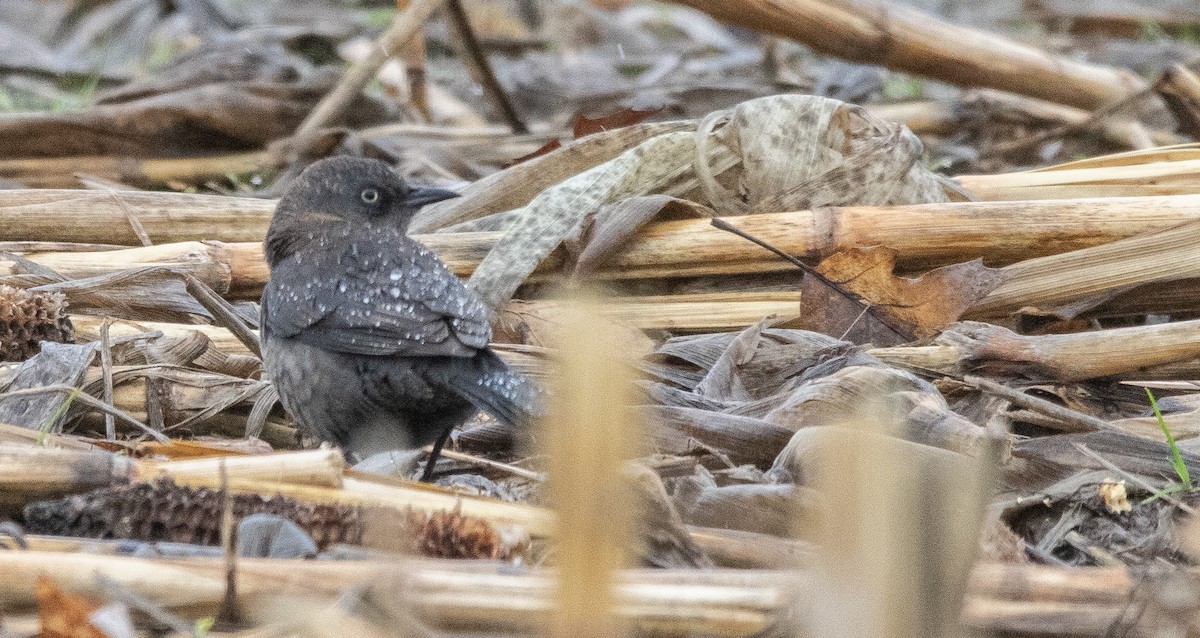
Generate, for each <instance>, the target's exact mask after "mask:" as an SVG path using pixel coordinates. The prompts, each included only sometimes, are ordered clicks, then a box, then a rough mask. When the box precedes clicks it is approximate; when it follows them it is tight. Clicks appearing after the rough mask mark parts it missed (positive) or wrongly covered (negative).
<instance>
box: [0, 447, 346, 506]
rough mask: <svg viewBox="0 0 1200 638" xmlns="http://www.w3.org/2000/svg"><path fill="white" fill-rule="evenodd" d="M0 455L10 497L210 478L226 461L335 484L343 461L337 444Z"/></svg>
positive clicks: (238, 475) (250, 471)
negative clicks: (139, 454) (150, 455)
mask: <svg viewBox="0 0 1200 638" xmlns="http://www.w3.org/2000/svg"><path fill="white" fill-rule="evenodd" d="M0 460H2V461H3V462H4V468H5V471H4V472H3V473H0V492H3V493H4V494H5V495H6V498H25V497H31V496H36V495H38V494H43V493H69V492H80V491H86V490H90V489H95V488H97V487H104V486H107V485H111V484H115V483H123V482H125V481H134V480H151V479H153V478H155V477H157V476H169V477H171V478H172V479H174V480H176V481H178V482H188V481H192V480H202V479H207V480H210V481H211V480H213V479H214V477H216V475H217V471H218V468H219V467H220V465H221V463H222V462H224V463H225V464H226V471H227V472H228V473H229V476H230V477H231V480H239V481H281V482H287V483H288V484H290V485H295V486H305V485H310V486H314V487H325V488H332V487H337V486H339V485H341V484H342V471H343V469H344V467H345V462H344V461H343V460H342V457H341V455H340V454H338V453H337V452H336V451H334V450H312V451H307V452H284V453H277V454H263V455H256V456H229V457H215V458H202V459H189V460H186V461H158V462H155V461H147V460H138V459H129V458H128V457H125V456H121V455H118V454H113V453H111V452H105V451H101V450H97V449H94V448H93V450H92V451H89V450H63V449H54V448H37V447H24V446H3V447H0ZM214 482H215V481H214ZM213 487H218V486H217V485H213ZM267 496H269V494H267Z"/></svg>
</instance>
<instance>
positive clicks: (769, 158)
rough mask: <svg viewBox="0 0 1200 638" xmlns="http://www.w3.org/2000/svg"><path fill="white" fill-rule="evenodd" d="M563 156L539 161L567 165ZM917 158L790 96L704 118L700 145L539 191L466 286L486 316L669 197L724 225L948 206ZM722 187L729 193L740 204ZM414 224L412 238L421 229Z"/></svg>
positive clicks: (898, 143)
mask: <svg viewBox="0 0 1200 638" xmlns="http://www.w3.org/2000/svg"><path fill="white" fill-rule="evenodd" d="M636 128H637V127H627V128H625V129H619V131H626V130H633V129H636ZM568 150H569V148H567V149H560V150H559V151H556V152H555V153H552V154H550V155H547V156H544V157H542V158H537V160H536V161H539V162H544V161H547V160H549V158H551V157H553V156H555V155H559V157H560V158H564V157H566V155H565V153H566V152H567V151H568ZM560 154H562V155H560ZM919 157H920V142H919V141H918V140H917V139H916V138H915V137H914V136H913V135H912V133H911V132H909V131H908V130H907V129H904V128H902V127H897V125H894V124H888V123H885V122H883V121H882V120H877V119H875V118H873V117H871V116H870V115H868V114H867V113H866V112H865V111H862V110H861V109H859V108H858V107H853V106H850V105H846V104H843V103H841V102H838V101H836V100H828V99H825V98H811V97H807V96H795V95H789V96H775V97H768V98H760V99H757V100H750V101H748V102H744V103H742V104H740V105H738V106H737V107H735V108H734V109H732V110H729V111H721V112H718V113H714V114H712V115H710V116H709V117H708V118H706V119H705V120H704V122H703V123H702V125H701V126H700V128H699V129H698V130H696V131H695V133H689V132H686V131H676V132H668V133H663V134H661V135H657V136H655V137H652V138H650V139H646V140H645V141H643V142H641V143H640V144H638V145H637V146H634V147H632V148H629V150H626V151H625V152H623V153H621V154H620V155H619V156H617V157H614V158H612V159H609V160H608V161H606V162H604V163H603V164H599V165H595V166H593V167H592V168H589V169H587V170H584V171H580V172H575V173H573V174H571V176H570V177H566V178H565V179H563V181H561V182H559V183H557V184H554V185H553V186H549V187H548V188H546V189H545V190H543V191H541V193H540V194H538V195H537V196H536V197H533V198H532V199H531V200H529V203H528V204H527V205H525V206H524V207H523V208H521V209H520V210H518V211H514V212H513V213H512V214H511V221H510V222H509V224H508V226H507V231H506V233H505V236H504V237H503V238H502V239H501V240H500V242H499V243H498V244H497V245H496V246H495V247H494V248H492V250H491V251H490V252H489V253H488V255H487V256H486V257H485V258H484V259H483V260H482V262H481V263H480V264H479V267H478V268H477V269H476V270H475V272H474V274H473V275H472V276H471V282H470V285H471V287H472V288H474V289H475V290H476V292H478V293H479V294H480V296H482V297H483V298H484V300H485V301H486V302H487V303H488V304H489V305H490V306H491V307H493V308H495V307H497V306H499V305H500V304H501V303H503V302H504V301H507V300H508V299H510V298H511V297H512V294H513V292H515V291H516V289H517V287H518V286H520V285H521V283H522V282H524V281H525V278H526V277H528V276H529V274H530V273H531V272H533V270H534V268H536V267H537V265H538V264H539V263H541V262H542V261H543V260H544V259H545V258H546V257H547V256H549V255H550V253H551V252H552V251H553V250H554V249H555V248H556V247H558V246H559V245H560V244H561V243H562V242H563V241H564V240H565V239H567V238H568V237H571V236H573V235H575V234H576V233H577V228H578V227H579V225H580V224H581V222H582V220H583V219H585V218H587V217H588V216H589V215H593V214H595V213H596V211H598V210H600V209H601V208H602V207H604V206H606V205H610V204H613V203H615V202H619V201H621V200H623V199H626V198H629V197H635V196H639V195H651V194H665V195H676V196H680V197H683V198H684V199H689V200H692V201H696V202H699V203H701V204H707V205H710V206H712V207H713V208H715V209H716V210H717V211H718V212H722V213H724V212H760V211H764V210H776V211H777V210H782V209H795V208H808V207H811V206H814V205H827V204H853V203H868V204H902V203H903V204H907V203H918V202H940V201H946V199H947V195H946V190H945V189H944V188H943V187H942V185H941V182H940V181H939V178H937V176H935V175H933V174H932V173H930V172H928V171H927V170H925V169H924V168H923V167H922V166H920V164H919V163H917V161H916V160H917V159H918V158H919ZM522 166H527V165H522ZM519 168H521V166H518V167H513V168H511V169H509V170H510V171H515V170H516V169H519ZM728 171H732V172H730V173H729V174H726V173H727V172H728ZM525 173H526V174H529V171H528V170H526V171H525ZM514 175H515V173H514ZM718 176H719V177H720V180H718ZM497 179H499V178H497ZM542 183H543V184H547V182H545V181H543V182H542ZM723 183H735V184H736V185H737V193H731V192H730V191H729V190H728V189H727V188H726V187H725V186H723V185H722V184H723ZM547 185H548V184H547ZM523 188H525V189H526V192H528V186H525V187H523ZM469 205H470V204H469V203H459V204H457V206H458V207H463V206H469ZM445 206H446V207H450V206H455V205H454V204H446V205H445ZM494 212H499V211H494ZM432 214H435V215H438V216H440V217H441V218H442V220H443V224H442V225H444V222H445V221H446V220H447V219H454V218H458V219H461V217H460V215H462V214H463V211H462V210H461V208H460V209H459V210H458V211H456V212H449V211H448V210H447V209H442V210H441V211H438V212H435V213H432ZM420 222H421V220H418V223H417V224H416V225H414V230H421V229H423V228H426V226H423V225H422V224H421V223H420ZM463 230H466V229H465V228H464V229H463ZM631 234H632V231H627V233H626V236H628V235H631Z"/></svg>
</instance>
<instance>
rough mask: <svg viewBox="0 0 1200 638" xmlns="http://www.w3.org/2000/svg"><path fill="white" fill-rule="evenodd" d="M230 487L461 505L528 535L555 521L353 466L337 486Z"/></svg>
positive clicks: (246, 483) (443, 507) (314, 499)
mask: <svg viewBox="0 0 1200 638" xmlns="http://www.w3.org/2000/svg"><path fill="white" fill-rule="evenodd" d="M283 480H287V479H286V478H285V479H283ZM177 481H178V482H181V483H185V484H187V485H196V486H204V487H211V488H214V489H217V488H219V487H220V485H219V484H218V482H217V481H216V479H215V478H214V476H213V475H212V474H211V473H209V474H207V475H200V474H197V475H195V476H186V477H178V478H177ZM229 489H230V490H232V491H233V492H234V493H239V494H259V495H262V496H265V497H270V496H272V495H274V494H280V495H282V496H288V497H291V498H295V499H297V500H300V501H305V502H310V503H336V504H342V505H367V506H374V507H381V508H388V509H391V510H394V511H395V513H396V515H397V516H400V515H402V514H403V513H404V512H405V510H406V509H407V508H410V507H411V508H412V509H415V510H417V511H421V512H441V511H453V510H455V509H456V508H461V509H460V511H461V512H462V514H463V515H464V516H477V517H480V518H486V519H488V520H490V521H491V522H492V523H494V524H498V525H518V526H520V527H522V528H524V529H525V530H526V531H527V532H528V533H529V534H530V535H532V536H541V537H545V536H549V535H550V533H551V531H552V530H553V527H554V516H553V515H552V514H551V513H550V511H549V510H546V509H543V508H540V507H536V506H532V505H524V504H521V503H509V502H505V501H499V500H495V499H489V498H483V497H473V496H466V495H463V494H460V493H458V492H453V491H451V490H447V489H443V488H439V487H435V486H431V485H428V484H423V483H415V482H413V481H406V480H401V479H387V478H386V477H381V476H378V475H365V474H360V473H356V472H354V471H347V472H346V474H345V476H344V477H343V479H342V487H341V489H334V488H330V487H321V486H316V485H301V484H298V483H290V482H275V481H272V480H245V479H239V478H231V479H230V483H229Z"/></svg>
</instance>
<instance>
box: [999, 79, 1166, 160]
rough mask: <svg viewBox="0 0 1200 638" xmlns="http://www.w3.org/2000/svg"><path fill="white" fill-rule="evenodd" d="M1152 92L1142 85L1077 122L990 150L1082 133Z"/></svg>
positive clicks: (1002, 150) (1009, 149) (1015, 148)
mask: <svg viewBox="0 0 1200 638" xmlns="http://www.w3.org/2000/svg"><path fill="white" fill-rule="evenodd" d="M1151 93H1153V89H1152V87H1149V86H1143V87H1141V88H1140V89H1138V90H1137V91H1133V92H1131V93H1128V94H1126V95H1123V96H1121V97H1119V98H1117V99H1114V100H1113V101H1111V102H1109V103H1108V104H1105V105H1104V106H1102V107H1100V108H1098V109H1096V110H1095V111H1093V112H1092V113H1090V114H1089V115H1088V116H1087V117H1086V118H1084V119H1083V120H1081V121H1079V122H1072V123H1068V124H1064V125H1062V126H1058V127H1055V128H1052V129H1047V130H1044V131H1041V132H1039V133H1036V134H1033V135H1027V136H1025V137H1022V138H1020V139H1015V140H1011V141H1009V142H1002V143H1000V144H997V145H995V146H994V147H993V148H992V149H991V150H992V151H993V152H995V153H1011V152H1013V151H1019V150H1021V149H1024V148H1029V147H1030V146H1036V145H1038V144H1041V143H1042V142H1045V141H1046V140H1050V139H1054V138H1057V137H1065V136H1067V135H1072V134H1074V133H1084V132H1087V131H1090V130H1092V129H1095V128H1098V127H1099V126H1100V125H1101V124H1103V123H1104V122H1106V121H1108V120H1111V119H1112V118H1113V117H1115V116H1116V115H1118V114H1120V113H1121V112H1122V111H1125V110H1126V109H1128V108H1130V107H1131V106H1133V105H1135V104H1137V102H1138V101H1140V100H1142V99H1143V98H1145V97H1146V96H1147V95H1150V94H1151Z"/></svg>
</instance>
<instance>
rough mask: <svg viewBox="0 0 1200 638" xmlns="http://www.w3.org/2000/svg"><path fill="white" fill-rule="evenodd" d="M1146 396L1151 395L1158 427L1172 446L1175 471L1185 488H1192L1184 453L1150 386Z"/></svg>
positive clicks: (1172, 463)
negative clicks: (1181, 452)
mask: <svg viewBox="0 0 1200 638" xmlns="http://www.w3.org/2000/svg"><path fill="white" fill-rule="evenodd" d="M1146 396H1148V397H1150V407H1151V408H1153V409H1154V416H1155V417H1156V418H1157V419H1158V427H1159V428H1161V429H1162V431H1163V435H1164V436H1166V437H1167V445H1169V446H1171V465H1173V466H1174V467H1175V473H1176V474H1178V475H1179V480H1180V481H1181V482H1182V483H1183V487H1184V489H1189V490H1190V489H1192V477H1191V475H1190V474H1188V469H1187V463H1184V462H1183V455H1182V454H1180V453H1179V446H1177V445H1175V437H1173V436H1171V430H1170V429H1168V428H1167V422H1166V421H1165V420H1163V415H1162V412H1160V411H1159V410H1158V401H1156V400H1155V399H1154V393H1153V392H1151V391H1150V388H1146Z"/></svg>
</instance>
